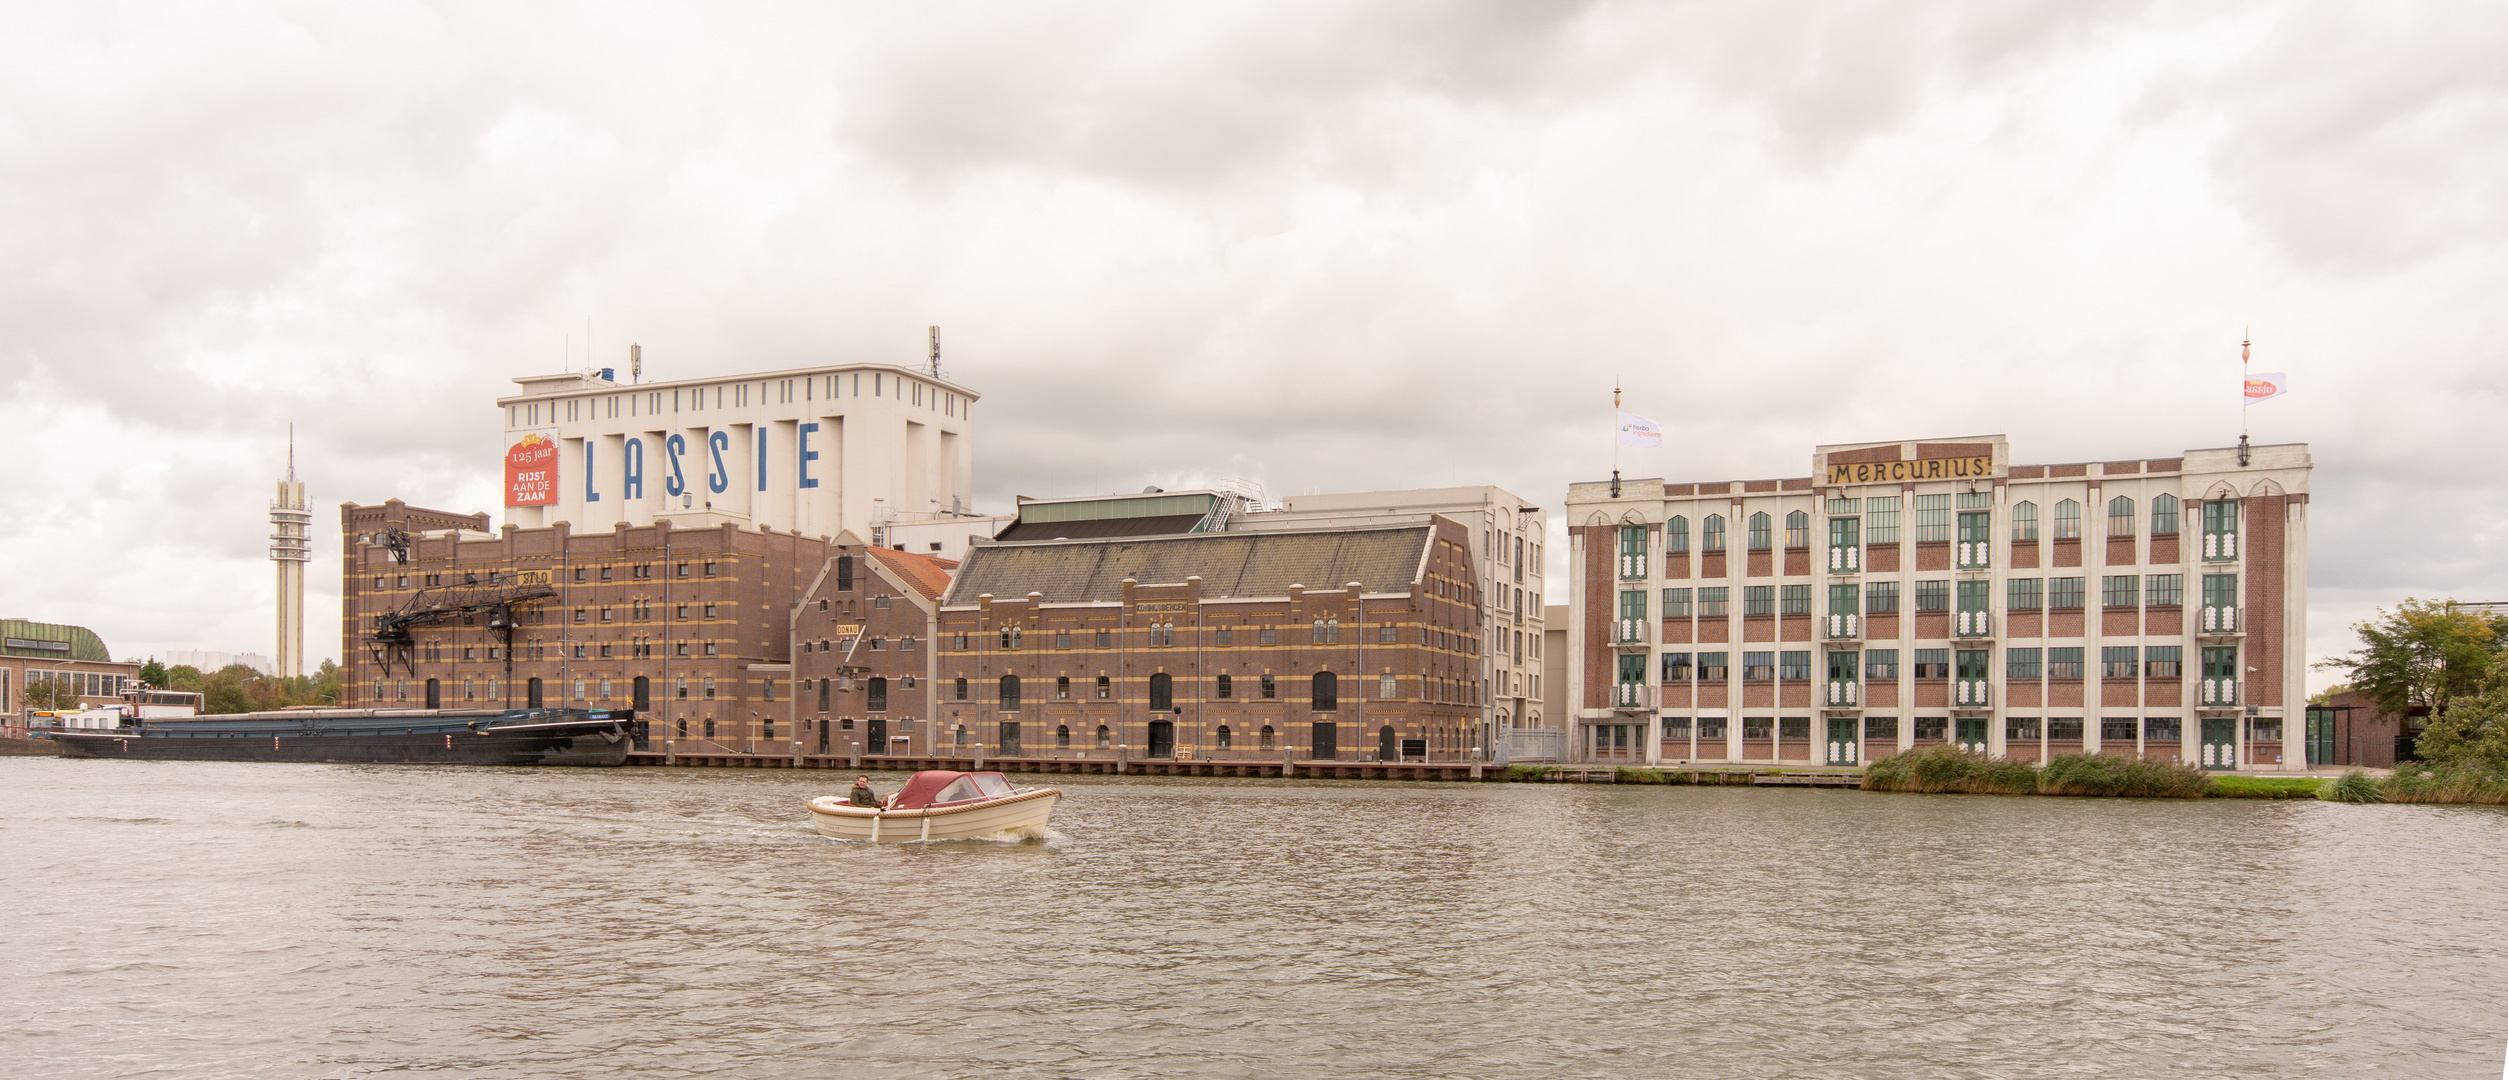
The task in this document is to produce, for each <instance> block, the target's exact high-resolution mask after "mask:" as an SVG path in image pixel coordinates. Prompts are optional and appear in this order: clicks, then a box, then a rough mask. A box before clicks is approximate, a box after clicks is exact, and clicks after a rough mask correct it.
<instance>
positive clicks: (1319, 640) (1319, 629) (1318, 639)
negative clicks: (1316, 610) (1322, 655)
mask: <svg viewBox="0 0 2508 1080" xmlns="http://www.w3.org/2000/svg"><path fill="white" fill-rule="evenodd" d="M1307 640H1308V641H1310V642H1313V643H1314V644H1317V645H1321V644H1323V643H1324V620H1322V619H1317V620H1315V635H1314V636H1313V637H1311V638H1308V639H1307Z"/></svg>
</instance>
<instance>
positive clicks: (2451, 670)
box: [2317, 599, 2508, 718]
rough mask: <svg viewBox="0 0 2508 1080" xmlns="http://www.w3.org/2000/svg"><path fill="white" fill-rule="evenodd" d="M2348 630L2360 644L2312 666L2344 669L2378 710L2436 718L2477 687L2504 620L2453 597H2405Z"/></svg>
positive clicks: (2505, 628) (2507, 622)
mask: <svg viewBox="0 0 2508 1080" xmlns="http://www.w3.org/2000/svg"><path fill="white" fill-rule="evenodd" d="M2351 629H2352V632H2353V633H2356V634H2358V635H2360V647H2359V648H2357V649H2354V650H2352V651H2351V652H2349V653H2346V654H2344V655H2342V656H2337V657H2333V658H2332V659H2329V660H2325V661H2323V662H2320V663H2319V664H2317V667H2318V668H2319V669H2332V670H2335V671H2340V672H2342V673H2343V674H2344V675H2345V676H2346V681H2348V682H2350V683H2351V685H2352V687H2353V688H2354V689H2356V690H2358V691H2360V693H2361V695H2362V696H2364V697H2366V698H2368V699H2369V702H2370V703H2371V704H2373V705H2376V706H2377V707H2378V709H2379V710H2380V711H2382V712H2385V713H2387V714H2389V715H2393V716H2407V715H2410V714H2411V713H2412V712H2413V711H2414V710H2416V709H2419V710H2423V711H2425V712H2426V714H2427V715H2429V716H2431V717H2433V718H2435V717H2437V716H2439V715H2441V714H2443V713H2445V712H2446V711H2447V705H2448V703H2449V702H2450V701H2453V700H2454V699H2455V698H2457V697H2458V696H2460V695H2467V694H2474V693H2478V692H2480V690H2481V688H2482V685H2483V680H2484V678H2485V677H2486V676H2488V675H2489V674H2490V671H2491V667H2492V661H2493V659H2494V657H2495V656H2496V654H2497V652H2498V650H2499V644H2500V641H2501V639H2502V637H2503V633H2508V618H2494V617H2492V616H2489V615H2484V614H2482V613H2480V612H2476V611H2470V610H2467V609H2466V608H2465V607H2464V606H2463V605H2461V604H2458V603H2456V602H2455V601H2453V600H2411V599H2407V600H2405V601H2404V602H2403V603H2401V604H2399V605H2397V606H2396V608H2395V610H2394V611H2392V612H2388V611H2385V610H2383V609H2380V610H2379V611H2378V613H2377V617H2376V618H2374V619H2369V620H2366V621H2363V622H2359V623H2355V624H2353V625H2352V627H2351Z"/></svg>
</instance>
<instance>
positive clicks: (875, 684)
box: [863, 678, 888, 712]
mask: <svg viewBox="0 0 2508 1080" xmlns="http://www.w3.org/2000/svg"><path fill="white" fill-rule="evenodd" d="M863 708H866V709H869V710H870V711H872V712H887V711H888V680H887V679H882V678H873V679H871V680H869V681H868V682H867V683H865V684H864V689H863Z"/></svg>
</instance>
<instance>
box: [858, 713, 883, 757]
mask: <svg viewBox="0 0 2508 1080" xmlns="http://www.w3.org/2000/svg"><path fill="white" fill-rule="evenodd" d="M862 742H863V747H862V752H863V753H865V754H886V753H888V718H887V717H885V716H874V717H872V718H870V719H869V720H866V721H864V722H863V732H862Z"/></svg>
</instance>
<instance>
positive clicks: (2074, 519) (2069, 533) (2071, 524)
mask: <svg viewBox="0 0 2508 1080" xmlns="http://www.w3.org/2000/svg"><path fill="white" fill-rule="evenodd" d="M2055 538H2056V539H2058V540H2079V539H2081V504H2080V503H2077V502H2074V501H2072V500H2071V499H2066V500H2064V501H2063V502H2059V503H2056V504H2055Z"/></svg>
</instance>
